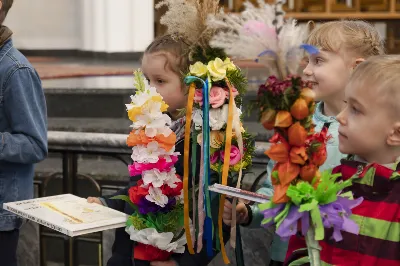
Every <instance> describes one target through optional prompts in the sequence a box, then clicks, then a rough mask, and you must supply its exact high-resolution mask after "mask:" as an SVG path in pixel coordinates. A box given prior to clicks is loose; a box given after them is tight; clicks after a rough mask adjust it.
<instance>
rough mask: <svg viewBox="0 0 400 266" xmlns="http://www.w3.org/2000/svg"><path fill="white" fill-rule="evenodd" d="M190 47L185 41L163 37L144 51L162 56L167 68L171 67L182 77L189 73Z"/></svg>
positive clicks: (167, 36)
mask: <svg viewBox="0 0 400 266" xmlns="http://www.w3.org/2000/svg"><path fill="white" fill-rule="evenodd" d="M188 52H189V45H188V44H187V43H186V42H185V41H184V40H183V39H177V38H173V37H172V36H171V35H169V34H167V35H163V36H161V37H158V38H156V39H155V40H154V41H153V42H152V43H151V44H150V45H149V46H148V47H147V48H146V50H145V51H144V53H145V54H154V53H157V54H161V55H164V56H165V58H166V64H165V67H169V68H170V69H171V70H172V71H173V72H174V73H175V74H177V75H178V76H180V77H182V82H183V77H184V75H185V74H186V73H187V72H188V69H189V65H190V61H189V55H188Z"/></svg>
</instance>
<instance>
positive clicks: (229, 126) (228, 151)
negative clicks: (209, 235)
mask: <svg viewBox="0 0 400 266" xmlns="http://www.w3.org/2000/svg"><path fill="white" fill-rule="evenodd" d="M225 81H226V84H227V85H228V87H229V105H228V121H227V123H226V137H225V154H224V166H223V167H222V185H225V186H226V185H227V184H228V173H229V162H230V154H231V144H232V121H233V105H234V99H233V93H232V86H230V82H229V80H228V79H227V78H225ZM224 202H225V195H222V196H221V201H220V204H219V213H218V233H219V239H220V243H221V255H222V258H223V260H224V263H225V264H229V259H228V256H227V255H226V250H225V245H224V236H223V231H222V215H223V213H224Z"/></svg>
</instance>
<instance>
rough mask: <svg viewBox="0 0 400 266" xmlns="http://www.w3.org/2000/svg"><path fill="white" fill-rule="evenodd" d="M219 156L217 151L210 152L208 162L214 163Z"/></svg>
mask: <svg viewBox="0 0 400 266" xmlns="http://www.w3.org/2000/svg"><path fill="white" fill-rule="evenodd" d="M219 156H220V152H219V151H216V152H214V153H213V154H211V156H210V163H211V164H216V163H217V162H218V159H219Z"/></svg>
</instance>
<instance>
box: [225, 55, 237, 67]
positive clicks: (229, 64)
mask: <svg viewBox="0 0 400 266" xmlns="http://www.w3.org/2000/svg"><path fill="white" fill-rule="evenodd" d="M224 66H225V69H226V70H236V66H235V64H233V62H232V61H231V59H230V58H229V57H227V58H225V60H224Z"/></svg>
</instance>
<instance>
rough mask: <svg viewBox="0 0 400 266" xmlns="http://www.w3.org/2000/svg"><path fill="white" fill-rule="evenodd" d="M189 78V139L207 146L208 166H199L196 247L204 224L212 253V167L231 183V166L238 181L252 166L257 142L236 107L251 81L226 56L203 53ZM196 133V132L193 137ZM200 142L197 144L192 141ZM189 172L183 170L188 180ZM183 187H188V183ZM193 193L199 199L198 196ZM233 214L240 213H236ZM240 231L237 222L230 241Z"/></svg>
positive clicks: (222, 180)
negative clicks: (201, 58) (237, 228)
mask: <svg viewBox="0 0 400 266" xmlns="http://www.w3.org/2000/svg"><path fill="white" fill-rule="evenodd" d="M207 60H208V59H207ZM203 62H204V63H203ZM185 81H186V83H188V84H190V90H189V98H188V105H187V110H186V111H187V112H186V116H187V118H186V120H187V121H193V125H194V127H193V129H192V128H190V127H189V126H190V125H188V124H187V126H188V127H187V130H186V137H185V142H186V143H185V144H186V145H187V147H189V141H190V136H191V137H192V141H193V139H194V141H197V143H198V144H199V145H200V146H201V147H202V156H201V160H202V163H201V165H202V166H204V167H201V169H200V182H199V183H200V189H199V196H198V210H199V211H198V220H199V233H198V237H197V252H200V250H201V249H202V241H201V240H202V237H203V225H204V228H205V229H204V238H205V239H206V240H207V252H208V254H209V255H211V254H212V231H213V230H212V223H211V221H212V219H211V207H210V200H209V191H208V185H209V173H210V172H209V171H210V169H211V170H213V171H215V172H217V173H218V174H219V175H220V183H222V184H223V185H227V183H228V172H230V173H231V177H232V175H233V174H234V173H236V174H237V176H238V180H237V185H236V186H237V187H240V184H241V179H242V170H243V169H246V168H248V167H249V166H250V165H251V162H252V154H253V152H254V142H253V139H252V138H251V136H250V135H249V134H248V133H246V132H245V130H244V128H243V126H242V122H241V118H240V116H241V110H240V108H238V107H237V106H240V105H241V102H242V97H243V94H244V93H245V91H246V84H247V81H246V79H245V77H244V76H243V75H242V73H241V72H240V69H238V68H237V67H236V66H235V65H234V64H233V63H232V62H231V60H230V59H229V58H228V57H226V56H225V57H224V58H223V59H221V58H219V57H216V58H214V59H212V60H209V61H206V62H205V60H204V59H203V60H199V61H197V62H196V63H195V64H193V65H191V66H190V68H189V74H188V75H187V77H186V79H185ZM187 123H189V122H187ZM193 136H195V137H194V138H193ZM195 146H196V145H192V147H195ZM185 151H186V149H185ZM187 168H188V161H186V160H185V169H187ZM186 177H187V176H186V175H184V180H185V178H186ZM184 190H185V192H186V191H187V190H186V186H185V184H184ZM192 198H193V199H195V197H192ZM203 199H204V200H203ZM224 200H225V198H224V195H223V196H221V199H220V211H219V217H218V226H219V242H220V243H223V237H222V212H223V203H224ZM234 201H235V200H234ZM188 204H189V202H188V201H186V200H185V206H186V205H188ZM234 217H236V214H235V215H234ZM185 218H186V220H188V210H187V211H186V212H185ZM233 224H235V223H233ZM235 233H236V228H235V227H234V226H233V228H232V229H231V243H232V244H233V245H235ZM188 238H190V236H189V237H188ZM188 243H191V239H190V240H188ZM188 246H190V245H188ZM220 248H221V253H222V256H223V258H224V261H225V263H229V260H228V258H227V256H226V252H225V249H224V245H223V244H221V245H220ZM191 252H193V250H192V251H191Z"/></svg>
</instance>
